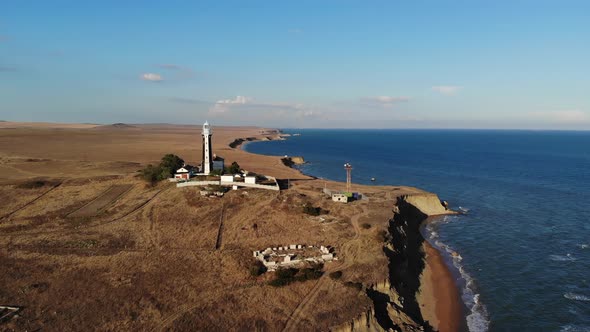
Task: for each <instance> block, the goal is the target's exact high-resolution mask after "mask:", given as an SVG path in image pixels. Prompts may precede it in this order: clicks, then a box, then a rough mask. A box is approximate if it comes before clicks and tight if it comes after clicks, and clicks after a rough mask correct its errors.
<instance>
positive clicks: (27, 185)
mask: <svg viewBox="0 0 590 332" xmlns="http://www.w3.org/2000/svg"><path fill="white" fill-rule="evenodd" d="M45 185H46V182H45V181H41V180H33V181H27V182H23V183H21V184H19V185H18V186H17V188H21V189H37V188H41V187H43V186H45Z"/></svg>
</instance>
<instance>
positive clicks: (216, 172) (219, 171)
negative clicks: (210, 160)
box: [209, 169, 223, 176]
mask: <svg viewBox="0 0 590 332" xmlns="http://www.w3.org/2000/svg"><path fill="white" fill-rule="evenodd" d="M222 174H223V170H221V169H214V170H212V171H211V172H209V175H213V176H220V175H222Z"/></svg>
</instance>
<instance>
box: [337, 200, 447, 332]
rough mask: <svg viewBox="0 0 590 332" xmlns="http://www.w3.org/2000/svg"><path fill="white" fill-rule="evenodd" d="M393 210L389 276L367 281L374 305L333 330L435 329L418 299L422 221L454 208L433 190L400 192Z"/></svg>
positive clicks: (387, 250)
mask: <svg viewBox="0 0 590 332" xmlns="http://www.w3.org/2000/svg"><path fill="white" fill-rule="evenodd" d="M393 212H394V215H393V218H391V219H390V220H389V229H388V233H389V234H388V236H387V241H386V242H385V244H384V246H383V252H384V253H385V255H386V256H387V258H388V260H389V264H388V268H389V278H388V280H385V281H383V282H381V283H379V284H376V285H368V286H367V287H366V294H367V296H368V297H369V298H370V299H371V300H372V301H373V307H372V308H370V309H369V310H367V311H366V312H364V313H362V314H360V315H359V316H358V317H356V318H355V319H353V320H351V321H350V322H347V323H345V324H342V325H339V326H337V327H335V328H333V329H332V330H333V331H339V332H353V331H403V332H405V331H434V329H433V327H432V325H431V324H430V323H429V322H428V321H426V320H424V317H423V314H422V311H421V306H420V304H419V303H418V300H417V293H418V292H419V290H420V281H421V278H420V276H421V274H422V271H423V270H424V267H425V254H424V251H423V247H422V244H423V242H424V238H423V237H422V235H421V234H420V225H421V224H422V222H423V221H424V220H426V218H428V217H429V216H436V215H442V214H450V213H453V212H452V211H449V210H447V208H446V207H445V206H444V205H443V204H442V203H441V201H440V200H439V198H438V196H437V195H435V194H431V193H420V194H412V195H405V196H401V197H399V198H398V200H397V203H396V205H395V206H394V207H393ZM423 309H427V308H424V307H423Z"/></svg>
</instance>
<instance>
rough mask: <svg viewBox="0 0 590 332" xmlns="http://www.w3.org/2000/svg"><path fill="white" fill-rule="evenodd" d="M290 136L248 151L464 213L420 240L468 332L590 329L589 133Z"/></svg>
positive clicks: (336, 133)
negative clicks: (442, 265) (420, 194)
mask: <svg viewBox="0 0 590 332" xmlns="http://www.w3.org/2000/svg"><path fill="white" fill-rule="evenodd" d="M284 132H285V133H290V134H293V133H300V134H301V135H300V136H292V137H289V138H288V139H287V140H285V141H270V142H254V143H249V144H247V145H246V146H245V149H246V150H247V151H249V152H253V153H259V154H267V155H279V156H283V155H293V156H304V157H305V159H306V161H308V162H309V163H308V164H305V165H303V166H302V167H301V170H302V171H303V172H304V173H306V174H309V175H313V176H316V177H321V178H327V179H331V180H337V181H345V177H346V174H345V171H344V169H343V167H342V166H343V164H344V163H346V162H349V163H351V164H352V166H353V168H354V169H353V173H352V174H353V175H352V177H353V182H354V183H362V184H367V185H371V184H378V185H384V184H391V185H408V186H414V187H419V188H422V189H425V190H428V191H431V192H435V193H437V194H438V195H439V196H440V197H441V199H444V200H447V201H449V203H450V204H451V207H452V208H454V209H462V210H464V211H467V214H466V215H462V216H453V217H444V218H440V219H438V220H437V221H435V222H434V223H432V224H429V225H427V226H425V228H424V229H423V233H424V235H425V237H426V238H427V239H428V240H429V241H430V242H431V243H433V244H434V245H435V246H436V247H437V248H438V249H439V250H440V251H441V252H442V253H443V254H444V256H445V258H446V260H447V263H448V265H449V266H450V267H451V269H452V271H453V273H454V274H455V275H456V277H457V284H458V286H459V287H460V291H461V295H462V298H463V301H464V303H465V317H466V322H467V326H468V329H469V330H470V331H590V132H566V131H495V130H309V129H308V130H285V131H284ZM372 177H374V178H375V179H376V181H375V182H372V181H371V178H372ZM452 251H456V252H457V253H459V256H457V257H452V256H451V255H450V254H449V253H450V252H452Z"/></svg>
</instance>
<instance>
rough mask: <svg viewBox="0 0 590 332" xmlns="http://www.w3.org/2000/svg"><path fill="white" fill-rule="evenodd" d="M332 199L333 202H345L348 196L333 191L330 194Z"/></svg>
mask: <svg viewBox="0 0 590 332" xmlns="http://www.w3.org/2000/svg"><path fill="white" fill-rule="evenodd" d="M332 200H333V201H334V202H342V203H347V202H348V197H347V196H346V195H344V194H340V193H335V194H332Z"/></svg>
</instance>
